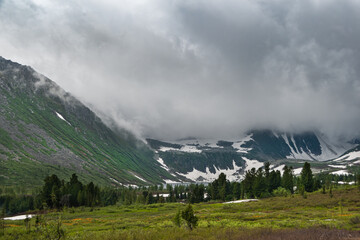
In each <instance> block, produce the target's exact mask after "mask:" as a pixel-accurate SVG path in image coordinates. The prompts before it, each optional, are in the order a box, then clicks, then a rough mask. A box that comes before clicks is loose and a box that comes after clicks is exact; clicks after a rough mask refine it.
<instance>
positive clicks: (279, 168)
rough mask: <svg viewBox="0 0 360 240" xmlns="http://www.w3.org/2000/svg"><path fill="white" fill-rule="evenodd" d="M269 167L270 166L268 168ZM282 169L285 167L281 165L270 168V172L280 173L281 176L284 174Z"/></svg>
mask: <svg viewBox="0 0 360 240" xmlns="http://www.w3.org/2000/svg"><path fill="white" fill-rule="evenodd" d="M270 167H271V166H270ZM284 167H285V164H282V165H280V166H277V167H275V168H272V170H274V171H280V173H281V174H283V173H284V170H283V169H284Z"/></svg>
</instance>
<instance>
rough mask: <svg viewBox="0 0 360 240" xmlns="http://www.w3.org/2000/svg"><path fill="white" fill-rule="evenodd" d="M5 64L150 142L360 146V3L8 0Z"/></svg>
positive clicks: (1, 36)
mask: <svg viewBox="0 0 360 240" xmlns="http://www.w3.org/2000/svg"><path fill="white" fill-rule="evenodd" d="M0 55H1V56H3V57H5V58H7V59H11V60H13V61H17V62H19V63H21V64H25V65H30V66H32V67H33V68H34V69H35V70H37V71H38V72H40V73H42V74H44V75H45V76H47V77H49V78H50V79H52V80H53V81H55V82H56V83H58V84H59V85H60V86H61V87H63V88H64V89H65V90H66V91H68V92H70V93H72V94H73V95H75V96H76V97H78V98H79V99H80V100H81V101H83V102H84V103H86V104H88V106H91V108H93V109H95V110H96V111H97V112H98V113H101V112H102V113H105V114H106V115H108V116H109V117H112V118H114V119H115V121H116V122H117V123H118V124H119V125H120V126H122V127H125V128H127V129H130V130H131V131H133V132H134V133H136V134H137V135H139V136H142V137H153V138H160V139H164V140H165V139H166V140H171V139H178V138H184V137H189V136H195V137H203V138H216V139H220V138H221V139H229V138H236V137H237V136H239V135H241V134H242V133H243V132H244V131H247V130H249V129H251V128H276V129H280V130H291V131H302V130H313V129H317V130H320V131H323V132H325V133H326V134H328V135H330V136H341V135H343V136H349V137H352V136H356V135H359V130H360V1H357V0H342V1H339V0H292V1H289V0H261V1H260V0H241V1H238V0H221V1H220V0H218V1H214V0H198V1H197V0H152V1H147V0H141V1H135V0H122V1H115V0H102V1H99V0H86V1H85V0H84V1H81V0H71V1H70V0H15V1H14V0H0Z"/></svg>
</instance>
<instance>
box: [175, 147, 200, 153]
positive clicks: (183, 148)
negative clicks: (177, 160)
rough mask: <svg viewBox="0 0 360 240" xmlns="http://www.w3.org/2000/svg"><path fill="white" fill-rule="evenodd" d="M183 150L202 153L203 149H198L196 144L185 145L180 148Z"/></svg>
mask: <svg viewBox="0 0 360 240" xmlns="http://www.w3.org/2000/svg"><path fill="white" fill-rule="evenodd" d="M179 151H181V152H189V153H201V152H202V151H201V150H199V149H197V148H196V146H191V145H185V146H182V147H181V148H180V150H179Z"/></svg>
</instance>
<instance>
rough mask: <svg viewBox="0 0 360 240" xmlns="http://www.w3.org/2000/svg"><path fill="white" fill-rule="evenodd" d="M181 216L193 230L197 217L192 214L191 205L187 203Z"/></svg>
mask: <svg viewBox="0 0 360 240" xmlns="http://www.w3.org/2000/svg"><path fill="white" fill-rule="evenodd" d="M181 217H182V218H183V219H184V220H185V222H186V224H187V226H188V227H189V229H190V230H193V228H195V227H196V226H197V223H198V218H197V217H196V216H195V214H194V210H193V208H192V206H191V205H190V204H189V205H187V207H186V208H185V210H184V211H182V213H181Z"/></svg>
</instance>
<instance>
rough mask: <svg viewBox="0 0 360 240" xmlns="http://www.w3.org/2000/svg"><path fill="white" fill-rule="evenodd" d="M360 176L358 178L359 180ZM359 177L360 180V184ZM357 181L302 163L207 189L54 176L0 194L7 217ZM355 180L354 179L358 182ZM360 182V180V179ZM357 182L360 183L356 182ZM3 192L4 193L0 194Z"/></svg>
mask: <svg viewBox="0 0 360 240" xmlns="http://www.w3.org/2000/svg"><path fill="white" fill-rule="evenodd" d="M359 176H360V175H359ZM359 176H357V178H359ZM334 180H336V181H339V180H354V176H334V175H331V174H318V175H316V176H314V175H313V173H312V171H311V167H310V164H309V163H307V162H306V163H304V166H303V168H302V171H301V174H300V176H295V175H294V173H293V169H292V167H288V166H286V165H285V166H284V168H283V173H282V174H281V172H280V171H279V170H276V171H275V170H271V171H270V164H269V163H268V162H267V163H265V164H264V167H263V168H258V169H255V168H252V169H251V170H248V171H246V172H245V176H244V179H243V180H242V181H235V182H230V181H229V180H227V179H226V175H225V174H224V173H221V174H220V175H219V177H218V178H217V179H215V180H214V181H213V182H211V183H209V184H208V185H207V186H205V185H204V184H189V185H174V186H172V185H169V184H168V185H166V186H165V187H164V186H163V185H154V186H143V187H138V188H133V187H125V186H122V187H118V188H110V187H106V188H101V187H99V186H96V185H95V184H94V183H93V182H90V183H88V184H83V183H82V182H81V181H80V180H79V179H78V177H77V175H76V174H72V176H71V177H70V179H69V181H68V182H66V181H65V180H60V179H59V178H58V177H57V176H56V175H55V174H53V175H51V176H47V177H46V178H45V179H44V185H43V186H42V188H41V189H40V191H39V192H38V193H37V194H31V195H16V194H15V193H14V192H12V191H8V190H7V191H4V193H3V194H1V192H0V207H2V208H3V209H4V211H5V213H6V214H7V215H11V214H16V213H19V212H25V211H28V210H35V209H39V210H42V209H62V208H71V207H79V206H86V207H95V206H108V205H114V204H116V203H118V204H125V205H130V204H153V203H165V202H179V201H182V202H187V203H199V202H204V201H211V200H215V201H231V200H237V199H246V198H265V197H270V196H286V195H289V194H293V193H294V192H295V191H297V192H298V193H300V194H304V193H305V192H312V191H316V190H318V189H320V188H323V191H325V190H326V189H330V185H332V183H333V181H334ZM355 180H356V178H355ZM359 180H360V179H359ZM358 182H359V181H358ZM1 191H2V190H1Z"/></svg>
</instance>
